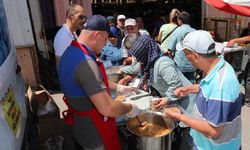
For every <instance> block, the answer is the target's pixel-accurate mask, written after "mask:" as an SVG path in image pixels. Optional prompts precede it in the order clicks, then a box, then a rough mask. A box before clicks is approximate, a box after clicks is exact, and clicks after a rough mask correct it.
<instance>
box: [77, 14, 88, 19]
mask: <svg viewBox="0 0 250 150" xmlns="http://www.w3.org/2000/svg"><path fill="white" fill-rule="evenodd" d="M76 17H77V18H78V19H81V20H87V18H88V17H87V16H83V15H79V16H76Z"/></svg>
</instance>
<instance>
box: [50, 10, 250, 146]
mask: <svg viewBox="0 0 250 150" xmlns="http://www.w3.org/2000/svg"><path fill="white" fill-rule="evenodd" d="M84 14H85V13H84V8H83V7H81V6H80V5H72V6H70V8H69V9H68V10H67V12H66V23H65V24H64V25H63V26H62V28H61V29H60V30H59V31H58V33H57V34H56V36H55V40H54V49H55V55H56V58H57V62H56V63H57V66H58V76H59V82H60V86H61V89H62V92H63V94H64V98H63V100H64V102H65V103H66V105H67V106H68V110H67V111H65V112H64V117H65V120H66V122H67V124H68V125H70V126H71V129H72V133H73V135H74V138H75V140H76V141H77V143H78V144H79V145H80V146H81V147H82V148H83V149H87V150H104V149H106V150H118V149H121V145H120V142H119V138H118V133H117V125H116V122H115V117H118V116H121V115H124V114H127V115H128V116H129V117H135V116H137V115H138V114H139V113H140V112H141V111H142V110H140V108H139V107H138V106H136V105H135V104H131V103H127V102H122V103H121V102H118V101H114V100H113V99H112V98H111V96H110V90H116V91H117V92H119V93H121V94H125V95H126V94H128V93H130V94H131V93H134V92H135V91H136V90H137V89H136V88H135V87H132V86H129V85H128V83H129V82H131V81H132V80H133V79H134V78H136V77H137V78H140V79H141V83H142V84H141V86H140V87H139V88H140V89H142V90H145V91H147V92H149V93H151V94H152V95H154V96H158V97H159V99H158V100H157V101H155V102H154V105H155V108H156V109H157V110H161V109H162V108H164V106H166V105H172V104H175V105H177V106H178V108H179V109H180V112H181V113H178V112H172V111H165V112H164V113H163V116H164V117H167V118H170V119H173V120H177V121H179V124H178V126H177V127H176V129H175V130H174V131H173V135H174V136H173V137H175V139H176V140H175V141H174V142H173V143H172V145H173V146H172V147H173V148H172V149H180V150H182V149H194V150H195V149H198V150H203V149H205V150H210V149H211V150H213V149H221V150H224V149H232V150H236V149H241V107H242V95H241V93H240V84H239V82H238V79H237V76H236V74H235V71H234V69H233V68H232V67H231V65H230V64H229V63H228V62H226V61H225V60H224V58H223V56H222V55H219V54H217V53H216V50H215V41H214V39H213V37H212V35H211V34H210V33H209V32H208V31H204V30H196V29H194V28H192V27H191V26H190V25H189V24H190V15H189V13H188V12H186V11H179V10H178V9H173V10H172V11H171V12H170V14H169V23H166V24H161V26H160V27H159V29H158V30H157V32H158V33H157V35H158V36H156V37H153V36H152V37H151V35H150V33H149V32H148V31H147V30H146V29H145V27H144V23H143V20H142V18H141V17H137V18H127V17H126V16H125V15H124V14H120V15H118V16H117V17H116V16H107V17H104V16H102V15H93V16H91V17H89V18H86V16H85V15H84ZM76 30H80V31H81V32H80V35H79V36H77V35H76V33H75V32H76ZM245 42H250V35H246V36H245V37H242V38H236V39H232V40H231V41H229V42H228V46H232V45H233V44H234V43H243V44H244V43H245ZM108 63H109V65H107V64H108ZM115 65H123V66H124V67H123V68H122V69H121V71H122V72H123V73H124V76H123V78H122V79H121V80H120V81H119V82H118V83H114V82H112V81H109V80H108V78H107V75H106V73H105V67H106V68H107V67H110V66H115ZM246 68H247V69H246V70H245V76H246V77H245V83H246V84H245V85H246V86H245V89H246V94H245V97H246V98H245V102H246V105H248V106H249V104H250V99H249V98H250V97H249V94H250V93H249V90H250V84H249V83H250V79H249V78H250V73H249V72H250V69H249V68H250V63H249V62H248V64H247V67H246ZM197 69H199V70H201V71H202V72H203V74H204V76H203V79H202V80H201V81H199V83H197V82H196V81H195V72H196V70H197Z"/></svg>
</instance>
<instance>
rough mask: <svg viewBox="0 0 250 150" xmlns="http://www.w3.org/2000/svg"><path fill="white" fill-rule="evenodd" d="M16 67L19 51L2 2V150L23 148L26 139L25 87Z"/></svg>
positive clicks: (0, 36)
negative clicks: (11, 35)
mask: <svg viewBox="0 0 250 150" xmlns="http://www.w3.org/2000/svg"><path fill="white" fill-rule="evenodd" d="M17 68H18V67H17V60H16V50H15V46H14V45H13V42H12V40H11V38H10V33H9V30H8V26H7V20H6V14H5V10H4V5H3V0H0V150H18V149H21V147H22V143H23V139H24V133H25V127H26V122H27V121H26V120H27V107H26V100H25V84H24V80H23V79H22V76H21V73H20V70H18V69H17Z"/></svg>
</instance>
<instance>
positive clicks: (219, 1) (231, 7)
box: [205, 0, 250, 16]
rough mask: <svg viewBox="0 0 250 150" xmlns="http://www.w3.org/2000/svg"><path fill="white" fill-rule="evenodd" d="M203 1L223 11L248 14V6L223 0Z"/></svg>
mask: <svg viewBox="0 0 250 150" xmlns="http://www.w3.org/2000/svg"><path fill="white" fill-rule="evenodd" d="M205 1H206V2H207V3H208V4H209V5H211V6H212V7H215V8H217V9H219V10H222V11H225V12H228V13H231V14H237V15H243V16H250V6H243V5H240V4H232V3H226V2H224V1H223V0H205ZM249 3H250V2H249Z"/></svg>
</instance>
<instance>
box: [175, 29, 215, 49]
mask: <svg viewBox="0 0 250 150" xmlns="http://www.w3.org/2000/svg"><path fill="white" fill-rule="evenodd" d="M184 49H188V50H190V51H194V52H196V53H199V54H211V53H212V52H214V51H215V42H214V39H213V38H212V36H211V34H210V33H209V32H207V31H204V30H196V31H193V32H190V33H188V34H187V35H186V36H184V39H183V40H182V41H181V42H179V43H178V44H177V45H176V50H184Z"/></svg>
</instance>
